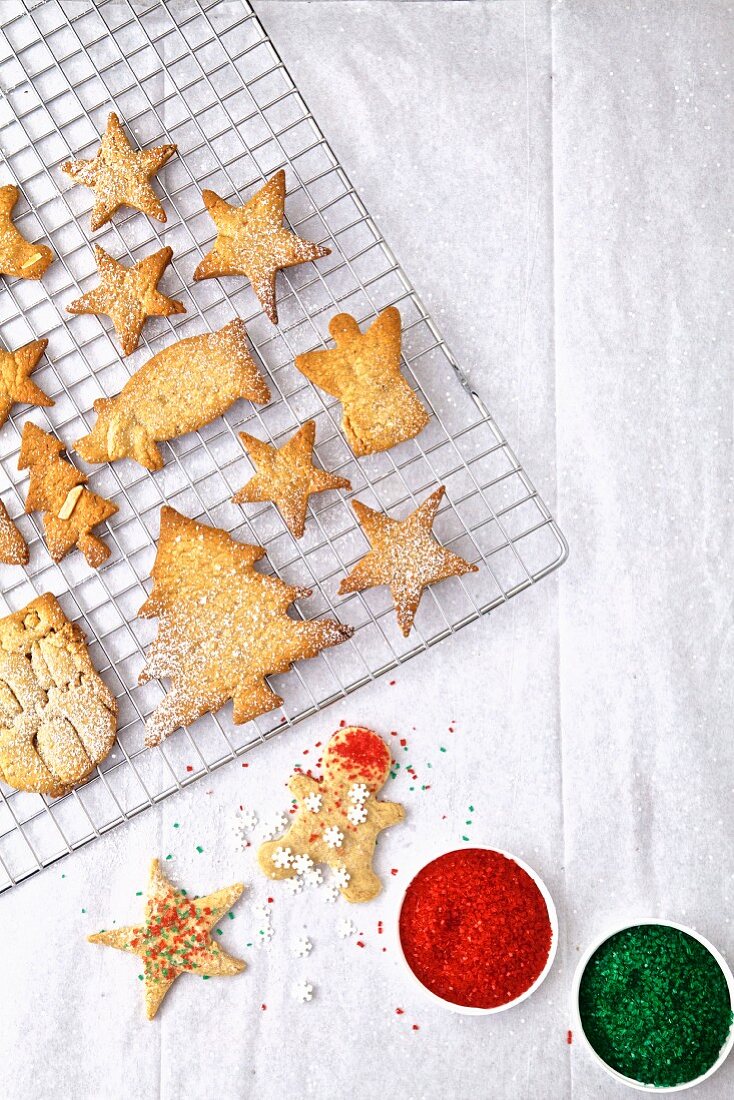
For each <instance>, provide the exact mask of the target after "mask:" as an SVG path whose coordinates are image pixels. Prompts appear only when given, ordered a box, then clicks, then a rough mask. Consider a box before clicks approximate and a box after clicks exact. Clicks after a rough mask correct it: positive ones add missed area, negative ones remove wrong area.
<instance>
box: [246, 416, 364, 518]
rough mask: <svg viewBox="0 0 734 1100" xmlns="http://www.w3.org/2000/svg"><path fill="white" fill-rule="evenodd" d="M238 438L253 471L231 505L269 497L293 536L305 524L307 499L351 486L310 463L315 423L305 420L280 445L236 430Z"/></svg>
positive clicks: (255, 501)
mask: <svg viewBox="0 0 734 1100" xmlns="http://www.w3.org/2000/svg"><path fill="white" fill-rule="evenodd" d="M240 439H241V440H242V444H243V446H244V448H245V450H246V451H247V454H248V456H249V458H250V460H251V462H252V463H253V464H254V465H255V467H256V469H257V473H256V474H255V476H254V477H253V478H251V479H250V480H249V481H248V482H247V484H246V485H245V486H244V487H243V488H242V489H239V490H238V491H237V492H236V493H235V495H234V496H233V497H232V500H233V501H234V503H235V504H255V503H257V502H259V501H267V500H270V501H272V502H273V504H275V505H276V507H277V508H278V511H279V512H280V514H281V516H282V517H283V522H284V523H285V525H286V527H287V528H288V530H289V531H290V532H291V534H293V535H294V536H295V537H296V538H297V539H300V538H301V536H302V535H303V532H304V530H305V526H306V510H307V508H308V498H309V497H310V496H312V495H313V494H314V493H324V492H327V491H328V490H330V489H351V483H350V482H349V481H347V479H346V478H345V477H337V476H336V475H335V474H331V473H329V472H328V471H327V470H321V469H319V468H318V466H314V464H313V447H314V442H315V439H316V422H315V421H314V420H309V421H307V422H306V423H305V424H304V425H303V427H301V428H299V429H298V431H297V432H296V433H295V435H292V436H291V438H290V439H289V440H288V441H287V443H284V444H283V446H282V447H272V446H271V445H270V444H269V443H263V441H262V440H261V439H256V437H255V436H254V435H248V434H247V432H240Z"/></svg>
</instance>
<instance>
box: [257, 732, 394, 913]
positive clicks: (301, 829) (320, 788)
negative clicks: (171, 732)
mask: <svg viewBox="0 0 734 1100" xmlns="http://www.w3.org/2000/svg"><path fill="white" fill-rule="evenodd" d="M323 772H324V774H323V778H321V779H315V778H314V777H313V776H310V775H303V774H300V773H297V774H296V775H293V776H291V778H290V780H289V781H288V787H289V789H290V791H291V793H292V794H293V796H294V797H295V798H296V799H298V808H297V810H296V814H295V817H294V820H293V822H292V824H291V825H290V826H289V828H288V829H287V831H286V832H285V833H284V834H283V836H281V837H279V838H278V839H277V840H270V841H267V842H266V843H265V844H263V845H261V847H260V850H259V852H258V856H257V858H258V862H259V864H260V867H261V868H262V870H263V871H264V872H265V874H266V875H267V876H268V878H276V879H277V878H291V877H292V876H293V875H295V874H297V873H298V868H299V866H301V865H302V864H303V863H304V861H305V862H307V863H309V864H310V862H313V863H326V864H328V865H329V867H332V868H333V869H335V870H336V872H337V882H338V883H339V888H340V890H341V893H342V894H343V896H344V897H345V898H346V899H347V901H354V902H356V901H369V900H370V899H371V898H373V897H375V896H376V895H377V894H379V892H380V890H381V888H382V887H381V883H380V880H379V878H378V877H377V875H376V874H375V872H374V870H373V869H372V857H373V854H374V850H375V843H376V841H377V837H378V835H379V833H381V832H382V830H383V829H387V828H388V827H389V826H390V825H395V824H397V822H398V821H402V820H403V818H404V817H405V810H404V809H403V807H402V806H401V805H400V804H399V803H397V802H380V801H378V799H377V797H376V795H377V792H378V791H379V790H380V788H381V787H382V786H383V784H384V783H385V781H386V779H387V777H388V775H389V774H390V750H389V749H388V747H387V745H386V744H385V742H384V741H383V740H382V738H381V737H378V735H377V734H376V733H373V732H372V730H368V729H364V728H363V727H361V726H348V727H347V728H346V729H341V730H338V731H337V732H336V733H335V734H334V736H333V737H332V738H331V740H330V741H329V743H328V745H327V746H326V749H325V751H324V761H323Z"/></svg>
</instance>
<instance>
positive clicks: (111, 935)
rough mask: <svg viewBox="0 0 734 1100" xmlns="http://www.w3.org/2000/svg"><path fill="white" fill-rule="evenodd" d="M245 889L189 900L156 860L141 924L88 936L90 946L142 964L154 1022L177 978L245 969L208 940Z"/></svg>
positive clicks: (238, 884)
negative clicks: (123, 954)
mask: <svg viewBox="0 0 734 1100" xmlns="http://www.w3.org/2000/svg"><path fill="white" fill-rule="evenodd" d="M243 890H244V886H243V885H242V883H241V882H236V883H235V884H234V885H233V886H225V887H224V888H223V889H221V890H216V891H215V892H214V893H213V894H208V895H207V896H206V897H204V898H190V897H188V895H187V894H186V891H185V890H177V889H176V888H175V887H174V886H172V885H171V883H170V882H169V881H168V879H167V878H166V876H165V875H164V874H163V871H162V870H161V866H160V863H159V862H158V860H157V859H154V860H153V862H152V863H151V865H150V883H149V886H148V898H147V901H146V903H145V919H144V921H143V923H142V924H139V925H132V926H130V927H128V928H113V929H111V930H110V931H105V932H96V933H95V934H94V935H92V936H88V937H87V938H88V940H89V942H90V943H101V944H104V945H105V946H106V947H116V948H117V949H118V950H119V951H128V952H129V953H130V954H132V955H138V956H139V958H141V959H142V960H143V974H142V978H143V989H144V992H145V1014H146V1016H147V1017H148V1019H149V1020H152V1019H153V1017H154V1016H155V1014H156V1012H157V1011H158V1009H159V1008H160V1006H161V1002H162V1000H163V998H164V997H165V995H166V993H168V990H169V989H170V988H171V986H172V985H173V983H174V982H175V980H176V978H177V977H178V976H179V974H185V973H189V974H198V975H201V977H206V978H220V977H224V976H226V975H231V974H240V973H241V972H242V971H243V970H244V969H245V968H246V964H245V963H244V962H242V960H241V959H236V958H235V957H234V956H233V955H230V954H229V953H228V952H227V951H225V950H224V949H223V948H221V947H220V946H219V944H218V943H217V942H216V940H215V939H214V937H213V936H212V929H213V928H214V926H215V925H216V924H217V922H218V921H219V920H221V918H222V917H223V916H224V915H225V914H226V913H228V912H229V910H230V909H231V908H232V906H233V905H234V903H235V902H236V901H237V899H238V898H239V897H240V895H241V894H242V891H243Z"/></svg>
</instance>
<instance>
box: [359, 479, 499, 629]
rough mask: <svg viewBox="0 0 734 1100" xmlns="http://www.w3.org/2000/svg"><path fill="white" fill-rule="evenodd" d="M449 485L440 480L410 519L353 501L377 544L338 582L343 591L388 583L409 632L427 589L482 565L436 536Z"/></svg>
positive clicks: (399, 618) (401, 621) (475, 570)
mask: <svg viewBox="0 0 734 1100" xmlns="http://www.w3.org/2000/svg"><path fill="white" fill-rule="evenodd" d="M445 492H446V489H445V488H444V486H443V485H441V486H440V487H439V488H438V489H436V491H435V492H434V493H431V495H430V496H429V497H428V498H427V499H426V500H424V501H423V503H422V504H421V505H420V506H419V507H418V508H416V510H415V511H414V512H411V513H410V515H409V516H407V517H406V518H405V519H391V518H390V516H388V515H385V513H384V512H375V511H374V510H373V509H372V508H368V507H367V505H366V504H362V503H361V502H360V501H358V500H355V501H353V502H352V507H353V508H354V511H355V512H356V513H357V519H358V520H359V522H360V523H361V524H362V528H363V530H364V532H365V534H366V535H367V538H368V539H369V541H370V544H371V547H372V549H371V550H370V551H369V552H368V553H367V554H365V556H364V557H363V558H362V560H361V561H358V562H357V564H356V565H355V567H354V569H353V570H352V572H351V573H350V574H349V576H348V577H345V578H344V580H343V581H342V582H341V584H340V585H339V595H343V594H344V593H345V592H362V591H364V589H365V588H374V587H375V586H376V585H381V584H384V585H386V586H387V587H388V588H389V589H390V595H391V596H392V598H393V602H394V604H395V613H396V615H397V618H398V626H399V627H400V629H401V630H402V632H403V634H404V635H405V637H406V638H407V637H408V635H409V634H410V631H411V629H412V627H413V621H414V619H415V613H416V611H417V610H418V604H419V603H420V600H421V596H422V595H423V589H424V588H427V587H428V585H429V584H436V583H437V582H438V581H442V580H445V579H446V578H447V577H461V576H463V575H464V574H465V573H476V572H477V568H478V567H477V566H476V565H472V564H471V563H470V562H468V561H465V560H464V558H460V557H459V555H458V554H454V553H453V552H452V551H451V550H447V549H446V547H445V546H442V545H441V543H440V542H437V541H436V539H435V538H434V536H433V533H432V529H433V522H434V520H435V518H436V513H437V512H438V508H439V505H440V503H441V500H442V498H443V495H444V493H445Z"/></svg>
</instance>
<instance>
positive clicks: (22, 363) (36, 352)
mask: <svg viewBox="0 0 734 1100" xmlns="http://www.w3.org/2000/svg"><path fill="white" fill-rule="evenodd" d="M47 347H48V340H31V342H30V344H24V345H23V347H22V348H18V350H17V351H5V350H4V349H3V348H0V427H1V426H2V425H3V424H4V423H5V421H6V420H7V419H8V413H9V412H10V410H11V409H12V407H13V405H14V404H15V403H16V402H17V403H18V404H21V405H22V404H25V405H41V406H43V407H44V408H47V407H48V406H49V405H53V401H52V400H51V398H50V397H47V396H46V394H45V393H44V392H43V390H39V388H38V386H36V385H35V384H34V383H33V382H31V380H30V378H29V375H30V373H31V371H34V370H35V369H36V367H37V366H38V361H39V359H40V358H41V356H42V355H43V353H44V351H45V350H46V348H47Z"/></svg>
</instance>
